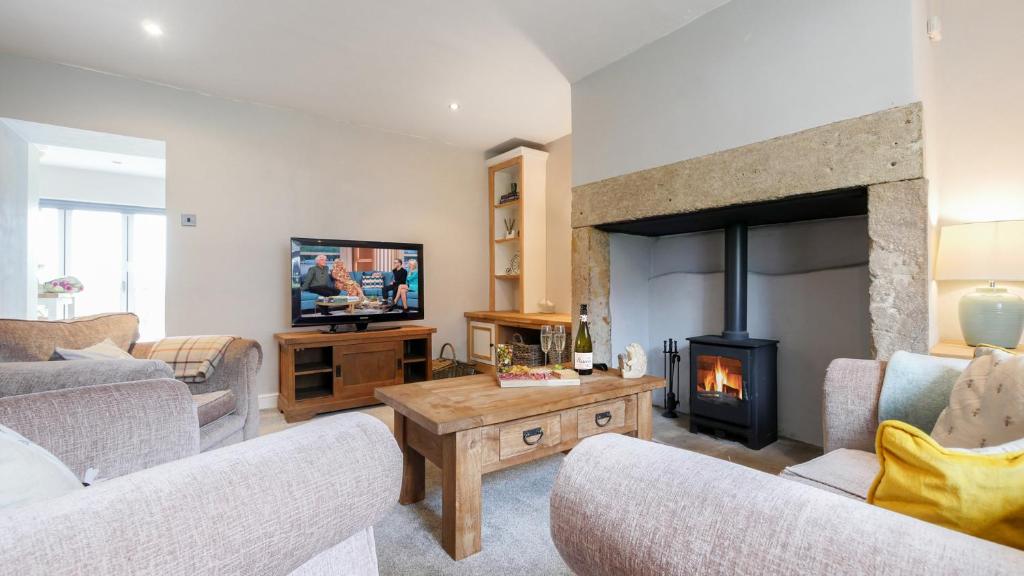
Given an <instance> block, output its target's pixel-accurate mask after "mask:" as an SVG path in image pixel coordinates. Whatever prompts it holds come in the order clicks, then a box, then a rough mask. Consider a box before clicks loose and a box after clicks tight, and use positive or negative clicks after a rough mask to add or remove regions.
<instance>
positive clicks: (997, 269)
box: [935, 220, 1024, 280]
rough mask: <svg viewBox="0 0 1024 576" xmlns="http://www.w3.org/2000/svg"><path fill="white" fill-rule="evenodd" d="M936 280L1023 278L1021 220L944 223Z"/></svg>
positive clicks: (1023, 247)
mask: <svg viewBox="0 0 1024 576" xmlns="http://www.w3.org/2000/svg"><path fill="white" fill-rule="evenodd" d="M935 278H936V280H1024V220H1005V221H1002V222H976V223H973V224H956V225H953V226H944V227H943V228H942V233H941V236H940V237H939V258H938V262H936V270H935Z"/></svg>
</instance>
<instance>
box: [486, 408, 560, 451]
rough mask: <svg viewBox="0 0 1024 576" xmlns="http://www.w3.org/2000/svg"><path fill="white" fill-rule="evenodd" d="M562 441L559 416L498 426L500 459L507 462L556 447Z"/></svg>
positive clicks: (548, 415) (549, 415) (547, 415)
mask: <svg viewBox="0 0 1024 576" xmlns="http://www.w3.org/2000/svg"><path fill="white" fill-rule="evenodd" d="M561 441H562V419H561V415H559V414H545V415H544V416H538V417H536V418H527V419H525V420H517V421H515V422H507V423H505V424H501V425H499V426H498V458H499V459H500V460H506V459H508V458H513V457H515V456H519V455H520V454H526V453H527V452H533V451H535V450H540V449H541V448H547V447H549V446H556V445H558V444H559V443H560V442H561Z"/></svg>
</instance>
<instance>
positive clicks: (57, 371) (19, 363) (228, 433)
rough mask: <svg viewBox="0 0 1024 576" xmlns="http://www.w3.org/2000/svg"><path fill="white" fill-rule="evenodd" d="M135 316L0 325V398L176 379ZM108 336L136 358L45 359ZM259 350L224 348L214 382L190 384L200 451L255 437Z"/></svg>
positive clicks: (237, 345)
mask: <svg viewBox="0 0 1024 576" xmlns="http://www.w3.org/2000/svg"><path fill="white" fill-rule="evenodd" d="M138 321H139V320H138V317H136V316H135V315H134V314H121V313H118V314H102V315H98V316H92V317H87V318H82V319H77V320H73V321H67V322H43V321H34V320H8V319H4V320H0V398H3V397H6V396H14V395H18V394H29V393H33V392H45V391H48V390H58V389H65V388H76V387H80V386H94V385H96V384H111V383H115V382H130V381H134V380H147V379H151V378H173V377H174V373H173V372H172V370H171V368H170V366H168V365H167V364H166V363H164V362H161V361H159V360H148V359H146V357H147V356H148V354H149V351H150V349H151V348H152V346H153V345H154V344H155V342H136V341H135V340H136V339H137V338H138ZM104 338H110V339H111V340H113V341H114V342H115V343H116V344H118V345H119V346H122V347H123V348H125V349H128V350H130V352H131V354H132V356H134V357H135V358H136V360H74V361H50V358H51V356H52V355H53V350H54V347H55V346H61V347H65V348H85V347H87V346H90V345H92V344H95V343H97V342H100V341H102V340H103V339H104ZM262 362H263V351H262V349H261V348H260V345H259V343H258V342H256V341H255V340H247V339H244V338H243V339H238V340H235V341H233V342H232V343H231V344H230V345H229V346H228V348H227V350H226V351H225V354H224V358H223V359H222V360H221V362H220V364H219V365H218V366H217V369H216V370H215V371H214V373H213V376H212V377H211V378H210V379H209V380H207V381H206V382H202V383H198V384H189V385H188V386H189V389H190V390H191V392H192V395H193V396H192V398H193V402H194V404H195V408H196V411H197V414H198V417H199V424H200V446H201V449H202V450H203V451H206V450H211V449H213V448H218V447H221V446H227V445H229V444H234V443H236V442H241V441H242V440H248V439H250V438H255V437H256V436H257V435H258V434H259V404H258V393H257V390H256V381H255V380H256V373H257V372H259V369H260V365H261V364H262Z"/></svg>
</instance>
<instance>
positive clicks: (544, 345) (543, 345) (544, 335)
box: [540, 326, 551, 366]
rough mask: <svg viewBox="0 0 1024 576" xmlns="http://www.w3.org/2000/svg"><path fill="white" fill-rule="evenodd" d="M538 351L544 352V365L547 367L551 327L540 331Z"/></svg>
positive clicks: (544, 327) (542, 328) (545, 327)
mask: <svg viewBox="0 0 1024 576" xmlns="http://www.w3.org/2000/svg"><path fill="white" fill-rule="evenodd" d="M540 349H541V350H542V351H544V365H545V366H547V365H548V350H551V326H542V327H541V329H540Z"/></svg>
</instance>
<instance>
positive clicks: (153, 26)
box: [142, 20, 164, 38]
mask: <svg viewBox="0 0 1024 576" xmlns="http://www.w3.org/2000/svg"><path fill="white" fill-rule="evenodd" d="M142 29H143V30H145V31H146V34H149V35H150V36H152V37H154V38H157V37H159V36H163V35H164V29H163V28H161V27H160V25H159V24H157V23H156V22H153V21H152V20H143V21H142Z"/></svg>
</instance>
